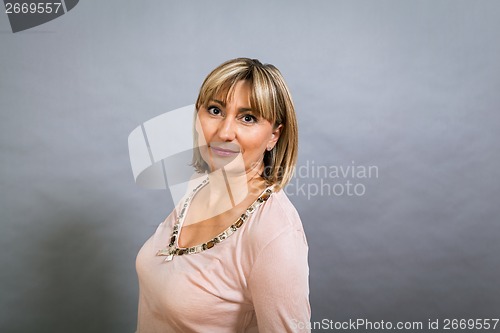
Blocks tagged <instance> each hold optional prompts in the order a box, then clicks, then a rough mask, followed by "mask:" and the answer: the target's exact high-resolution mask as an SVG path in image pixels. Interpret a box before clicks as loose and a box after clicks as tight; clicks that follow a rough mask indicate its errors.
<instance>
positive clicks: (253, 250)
mask: <svg viewBox="0 0 500 333" xmlns="http://www.w3.org/2000/svg"><path fill="white" fill-rule="evenodd" d="M175 218H176V215H175V211H174V212H172V213H171V214H170V215H169V216H168V217H167V218H166V220H165V221H164V222H163V223H161V224H160V225H159V227H158V229H157V230H156V232H155V234H154V235H153V236H152V237H151V238H150V239H149V240H148V241H146V243H145V244H144V246H143V247H142V249H141V250H140V251H139V254H138V256H137V262H136V267H137V274H138V276H139V287H140V293H139V313H138V323H137V332H139V333H154V332H161V333H166V332H220V333H223V332H231V333H234V332H297V331H300V332H307V331H308V330H306V329H303V330H299V328H300V327H304V326H306V327H307V326H308V323H309V321H310V315H311V309H310V306H309V282H308V277H309V267H308V264H307V253H308V246H307V241H306V238H305V235H304V230H303V228H302V223H301V221H300V217H299V215H298V214H297V211H296V210H295V208H294V206H293V205H292V203H291V202H290V200H288V198H287V196H286V194H285V193H284V192H283V191H279V192H277V193H273V194H272V195H271V197H270V198H269V199H268V200H267V201H266V202H264V203H263V204H262V205H261V206H260V207H259V208H258V209H257V210H256V211H255V212H254V213H253V214H252V215H251V216H250V218H249V219H248V220H247V221H246V222H245V223H244V224H243V225H242V226H241V228H239V229H238V230H237V231H236V232H235V233H234V234H233V235H231V236H230V237H228V238H227V239H226V240H224V241H223V242H221V243H219V244H216V245H215V246H214V247H213V248H210V249H208V250H205V251H203V252H201V253H196V254H190V255H183V256H175V257H174V258H173V260H172V261H168V262H165V257H162V256H156V253H157V252H158V250H160V249H162V248H165V246H166V245H167V244H168V242H169V239H170V235H171V233H172V228H173V224H174V222H175ZM181 233H182V230H181Z"/></svg>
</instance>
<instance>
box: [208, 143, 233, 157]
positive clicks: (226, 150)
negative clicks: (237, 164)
mask: <svg viewBox="0 0 500 333" xmlns="http://www.w3.org/2000/svg"><path fill="white" fill-rule="evenodd" d="M210 150H211V151H212V153H213V154H215V155H217V156H222V157H229V156H235V155H237V154H239V152H240V151H239V149H236V148H235V147H234V148H233V147H218V146H213V145H210Z"/></svg>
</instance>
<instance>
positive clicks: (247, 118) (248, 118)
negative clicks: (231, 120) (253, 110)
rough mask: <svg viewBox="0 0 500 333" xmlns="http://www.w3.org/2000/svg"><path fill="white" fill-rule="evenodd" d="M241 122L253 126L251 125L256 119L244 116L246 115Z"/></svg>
mask: <svg viewBox="0 0 500 333" xmlns="http://www.w3.org/2000/svg"><path fill="white" fill-rule="evenodd" d="M241 120H242V121H243V122H244V123H248V124H253V123H256V122H257V117H255V116H252V115H251V114H246V115H244V116H242V117H241Z"/></svg>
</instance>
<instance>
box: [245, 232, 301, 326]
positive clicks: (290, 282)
mask: <svg viewBox="0 0 500 333" xmlns="http://www.w3.org/2000/svg"><path fill="white" fill-rule="evenodd" d="M307 253H308V247H307V243H306V240H305V237H304V234H303V231H302V230H293V229H292V230H286V231H284V232H283V233H281V234H280V235H279V236H277V237H276V238H275V239H274V240H272V241H271V242H270V243H269V244H268V245H267V246H265V247H264V249H263V250H262V251H261V252H260V254H259V255H258V257H257V259H256V261H255V263H254V265H253V268H252V272H251V274H250V278H249V288H250V293H251V296H252V301H253V305H254V308H255V313H256V315H257V323H258V327H259V332H261V333H262V332H263V333H266V332H310V330H309V329H308V328H307V327H308V326H309V322H310V317H311V308H310V305H309V266H308V264H307ZM304 327H306V328H304Z"/></svg>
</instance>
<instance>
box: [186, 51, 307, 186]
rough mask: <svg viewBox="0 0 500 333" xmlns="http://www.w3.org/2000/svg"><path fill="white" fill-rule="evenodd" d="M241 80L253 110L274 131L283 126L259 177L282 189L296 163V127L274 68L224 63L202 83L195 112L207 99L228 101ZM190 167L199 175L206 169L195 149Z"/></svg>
mask: <svg viewBox="0 0 500 333" xmlns="http://www.w3.org/2000/svg"><path fill="white" fill-rule="evenodd" d="M242 80H244V81H248V82H249V83H250V87H251V88H250V90H251V93H250V106H251V108H252V110H254V112H256V113H257V114H258V115H259V116H261V117H262V118H264V119H266V120H267V121H269V122H270V123H271V124H273V128H277V127H278V126H279V125H282V128H281V132H280V137H279V139H278V142H277V143H276V145H275V146H274V148H273V149H272V150H271V151H267V150H266V152H265V153H264V172H263V174H262V175H261V176H262V177H263V178H264V179H265V180H266V181H267V183H268V184H270V185H271V184H274V185H275V186H277V188H278V189H280V188H283V187H284V186H285V185H286V184H287V183H288V182H289V181H290V179H291V178H292V175H293V169H294V167H295V163H296V162H297V151H298V127H297V118H296V116H295V107H294V105H293V101H292V97H291V95H290V91H289V90H288V87H287V85H286V83H285V80H284V79H283V76H282V75H281V73H280V71H279V70H278V69H277V68H276V67H275V66H273V65H271V64H262V63H261V62H260V61H259V60H256V59H249V58H236V59H232V60H229V61H226V62H225V63H223V64H222V65H220V66H218V67H217V68H215V69H214V70H213V71H212V72H211V73H210V74H208V76H207V77H206V79H205V81H203V84H202V85H201V88H200V93H199V95H198V99H197V100H196V110H197V111H198V110H199V109H200V107H201V106H203V107H207V106H208V105H207V104H208V102H209V101H210V100H212V99H214V98H218V97H220V96H223V102H224V103H225V102H226V100H227V99H228V98H229V99H230V98H231V95H232V93H233V92H234V87H235V85H236V83H238V82H239V81H242ZM195 136H196V131H195ZM196 142H197V138H196V137H195V143H196ZM195 146H196V145H195ZM193 166H194V167H195V169H196V171H197V172H200V173H201V172H206V171H207V170H209V167H208V165H207V163H206V162H205V161H204V160H203V159H202V157H201V154H200V152H199V149H198V148H195V149H194V152H193Z"/></svg>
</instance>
